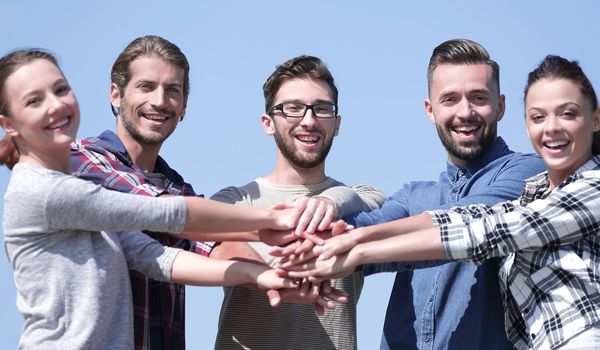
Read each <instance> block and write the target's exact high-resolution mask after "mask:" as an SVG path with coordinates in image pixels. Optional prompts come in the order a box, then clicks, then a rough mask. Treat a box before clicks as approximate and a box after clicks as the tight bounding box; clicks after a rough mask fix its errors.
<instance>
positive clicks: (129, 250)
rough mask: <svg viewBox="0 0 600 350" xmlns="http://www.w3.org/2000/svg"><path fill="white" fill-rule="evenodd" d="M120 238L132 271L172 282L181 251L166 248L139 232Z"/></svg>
mask: <svg viewBox="0 0 600 350" xmlns="http://www.w3.org/2000/svg"><path fill="white" fill-rule="evenodd" d="M118 237H119V240H120V241H121V247H122V248H123V253H124V254H125V259H126V260H127V266H128V267H129V269H130V270H136V271H138V272H141V273H143V274H144V275H146V276H148V277H150V278H152V279H155V280H158V281H164V282H170V281H171V271H172V268H173V261H175V258H176V257H177V254H179V252H180V251H181V249H177V248H170V247H165V246H163V245H162V244H160V243H159V242H158V241H157V240H155V239H153V238H151V237H150V236H148V235H146V234H144V233H142V232H139V231H131V232H121V233H119V235H118Z"/></svg>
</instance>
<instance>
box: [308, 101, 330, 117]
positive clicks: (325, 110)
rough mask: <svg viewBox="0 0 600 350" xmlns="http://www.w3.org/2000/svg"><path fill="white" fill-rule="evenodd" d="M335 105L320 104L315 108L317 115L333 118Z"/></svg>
mask: <svg viewBox="0 0 600 350" xmlns="http://www.w3.org/2000/svg"><path fill="white" fill-rule="evenodd" d="M333 108H334V107H333V105H332V104H329V103H320V104H316V105H314V106H313V110H314V111H315V114H316V115H317V116H319V117H331V116H332V115H333Z"/></svg>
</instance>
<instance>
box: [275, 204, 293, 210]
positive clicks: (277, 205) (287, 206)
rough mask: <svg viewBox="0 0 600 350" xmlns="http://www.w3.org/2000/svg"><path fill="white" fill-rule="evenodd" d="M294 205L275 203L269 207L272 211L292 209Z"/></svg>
mask: <svg viewBox="0 0 600 350" xmlns="http://www.w3.org/2000/svg"><path fill="white" fill-rule="evenodd" d="M292 208H294V205H293V204H291V203H277V204H275V205H273V206H272V207H271V209H273V210H282V209H292Z"/></svg>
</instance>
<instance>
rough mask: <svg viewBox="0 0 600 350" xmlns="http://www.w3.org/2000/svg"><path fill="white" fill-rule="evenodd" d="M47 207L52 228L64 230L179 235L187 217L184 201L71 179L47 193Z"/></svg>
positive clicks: (177, 197)
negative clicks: (106, 187) (169, 233)
mask: <svg viewBox="0 0 600 350" xmlns="http://www.w3.org/2000/svg"><path fill="white" fill-rule="evenodd" d="M45 207H46V217H47V222H48V226H49V228H52V229H62V230H73V229H79V230H88V231H135V230H151V231H157V232H172V233H179V232H181V231H182V230H183V227H184V226H185V217H186V205H185V199H184V198H183V197H180V196H176V197H163V198H155V197H149V196H141V195H133V194H128V193H121V192H117V191H111V190H107V189H105V188H103V187H102V186H100V185H96V184H93V183H91V182H89V181H85V180H81V179H78V178H76V177H72V176H66V177H64V178H63V179H61V181H58V182H57V183H56V186H54V188H53V189H52V190H51V191H49V192H48V197H47V199H46V206H45Z"/></svg>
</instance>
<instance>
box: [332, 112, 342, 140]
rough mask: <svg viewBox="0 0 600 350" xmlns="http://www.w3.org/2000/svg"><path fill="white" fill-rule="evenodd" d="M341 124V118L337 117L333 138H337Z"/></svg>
mask: <svg viewBox="0 0 600 350" xmlns="http://www.w3.org/2000/svg"><path fill="white" fill-rule="evenodd" d="M341 123H342V116H341V115H338V116H337V117H335V131H334V132H333V136H338V134H339V133H340V124H341Z"/></svg>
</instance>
